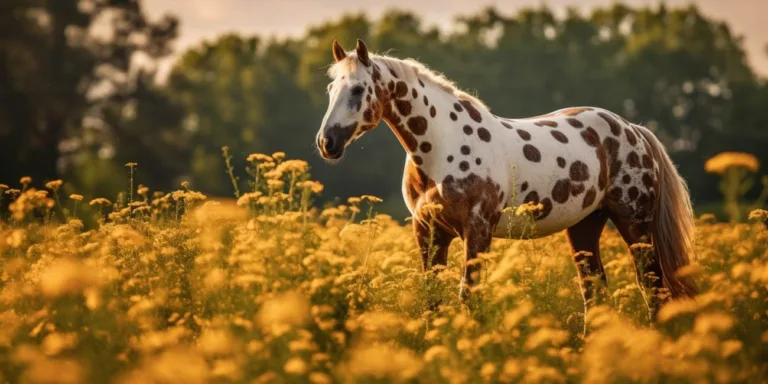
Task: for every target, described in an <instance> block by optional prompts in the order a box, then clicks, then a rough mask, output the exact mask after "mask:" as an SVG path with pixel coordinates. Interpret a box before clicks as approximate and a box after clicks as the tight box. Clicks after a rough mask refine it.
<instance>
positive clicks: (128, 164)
mask: <svg viewBox="0 0 768 384" xmlns="http://www.w3.org/2000/svg"><path fill="white" fill-rule="evenodd" d="M138 165H139V163H126V164H125V166H126V167H128V168H133V167H136V166H138Z"/></svg>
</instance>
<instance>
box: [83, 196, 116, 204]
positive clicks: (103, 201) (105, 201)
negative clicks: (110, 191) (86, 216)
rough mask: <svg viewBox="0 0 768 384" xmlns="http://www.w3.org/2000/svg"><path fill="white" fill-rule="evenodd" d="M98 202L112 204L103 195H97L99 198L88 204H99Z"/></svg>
mask: <svg viewBox="0 0 768 384" xmlns="http://www.w3.org/2000/svg"><path fill="white" fill-rule="evenodd" d="M97 204H98V205H110V204H112V202H111V201H109V200H107V199H105V198H103V197H97V198H95V199H93V200H91V201H90V202H89V203H88V205H97Z"/></svg>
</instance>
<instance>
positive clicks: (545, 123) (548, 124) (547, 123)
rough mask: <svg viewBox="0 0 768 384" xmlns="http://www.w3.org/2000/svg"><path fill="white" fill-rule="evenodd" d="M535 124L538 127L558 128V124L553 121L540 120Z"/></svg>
mask: <svg viewBox="0 0 768 384" xmlns="http://www.w3.org/2000/svg"><path fill="white" fill-rule="evenodd" d="M534 124H536V125H538V126H539V127H545V126H546V127H552V128H556V127H557V122H556V121H552V120H539V121H536V122H534Z"/></svg>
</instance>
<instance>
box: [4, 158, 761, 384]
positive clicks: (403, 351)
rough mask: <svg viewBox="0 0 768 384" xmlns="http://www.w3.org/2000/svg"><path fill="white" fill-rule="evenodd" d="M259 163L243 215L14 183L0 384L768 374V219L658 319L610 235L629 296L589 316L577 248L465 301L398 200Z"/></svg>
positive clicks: (723, 226)
mask: <svg viewBox="0 0 768 384" xmlns="http://www.w3.org/2000/svg"><path fill="white" fill-rule="evenodd" d="M248 161H249V162H250V167H249V174H250V175H251V176H252V180H250V183H249V187H248V190H243V191H240V190H238V192H237V193H238V196H239V198H238V199H237V201H236V203H234V202H227V201H216V200H214V199H209V198H207V197H206V196H204V195H203V194H201V193H199V192H197V191H195V190H194V186H190V185H188V184H186V183H184V184H183V185H181V186H180V187H179V189H178V190H177V191H173V192H170V193H162V192H155V191H151V190H150V188H148V187H146V186H142V185H134V183H133V177H132V176H131V177H130V180H129V179H128V178H129V177H128V176H127V177H126V185H130V190H128V191H127V192H126V193H124V194H122V195H121V196H119V197H118V198H116V199H114V201H110V200H108V199H105V198H100V197H89V198H87V199H86V198H84V197H83V196H80V195H76V194H66V195H65V194H64V193H63V188H62V182H61V181H53V182H49V183H47V184H46V185H44V186H43V185H40V186H37V187H35V185H36V184H35V183H34V181H33V180H31V179H29V178H25V179H22V180H21V184H20V185H18V186H8V185H2V186H0V189H2V191H0V192H2V197H3V199H4V204H2V206H4V207H7V209H4V210H3V211H2V216H3V220H2V222H0V254H1V255H2V257H0V264H2V276H1V277H0V372H1V373H0V382H9V383H16V382H21V383H84V382H89V383H113V382H114V383H268V382H278V383H282V382H285V383H292V382H296V383H298V382H310V383H334V382H424V383H465V382H466V383H470V382H471V383H477V382H524V383H539V382H546V383H565V382H590V383H603V382H607V383H614V382H622V383H623V382H638V383H645V382H684V383H688V382H690V383H709V382H718V383H731V382H747V383H756V382H766V381H767V379H766V378H767V377H768V229H767V228H766V226H765V224H764V221H765V220H766V218H768V212H766V211H762V210H755V211H753V212H752V214H751V219H752V220H751V221H750V222H747V223H739V224H729V223H719V222H715V221H714V218H713V217H712V216H711V215H703V216H701V217H700V218H699V219H698V220H697V235H696V238H697V245H696V250H697V257H698V259H697V261H696V263H695V265H692V266H690V267H688V268H686V269H685V270H684V271H683V273H686V274H690V275H691V276H694V277H695V279H696V281H697V283H698V284H699V286H700V287H701V290H702V293H701V294H700V295H699V296H697V297H695V298H694V299H691V300H682V301H677V302H674V303H671V304H669V305H667V306H665V307H664V308H663V309H662V311H661V312H660V314H659V318H658V320H657V321H656V322H653V323H652V322H650V321H649V319H648V310H647V308H646V306H645V303H644V301H643V298H642V296H641V293H640V291H639V290H638V288H637V285H636V284H635V274H634V269H633V264H632V261H631V259H630V256H629V252H628V249H627V248H626V246H625V245H624V243H623V241H622V240H621V238H620V237H619V235H618V233H617V232H616V231H615V230H614V229H612V228H607V229H606V231H605V232H604V234H603V241H602V250H601V252H602V256H603V260H604V262H605V268H606V271H607V274H608V284H609V289H610V300H609V301H608V302H607V303H605V304H604V305H603V306H600V307H597V308H594V309H593V310H591V311H590V313H589V316H588V318H587V319H586V320H585V317H584V315H583V312H584V306H583V301H582V298H581V293H580V291H579V289H578V284H577V282H576V272H575V267H574V265H573V262H572V260H571V257H570V251H569V247H568V244H567V241H566V240H565V237H564V235H563V234H558V235H555V236H551V237H547V238H542V239H537V240H528V241H519V240H495V241H494V243H493V247H492V250H491V252H489V253H487V254H484V255H482V257H480V258H479V260H480V262H481V263H482V264H483V278H482V283H481V284H480V285H479V286H477V287H475V288H474V289H473V291H472V294H471V296H470V299H469V300H468V301H467V302H466V303H462V302H461V301H459V300H458V283H459V280H460V277H461V272H462V268H463V251H462V247H461V244H460V242H459V241H455V242H454V243H453V244H452V246H451V251H450V257H449V263H448V266H447V268H444V269H440V270H437V271H434V272H429V273H424V272H422V270H421V264H420V256H419V253H418V251H417V248H416V245H415V242H414V239H413V237H412V232H411V228H410V225H408V223H406V224H402V223H400V222H398V221H396V220H394V219H393V218H392V217H390V216H387V215H384V214H378V213H376V211H377V204H380V203H381V200H380V199H379V198H377V197H375V196H370V195H366V196H361V197H359V198H350V199H349V200H348V201H346V202H345V203H344V204H341V205H336V206H323V207H319V206H317V205H315V204H314V203H313V200H314V198H315V197H316V196H317V195H318V194H320V193H322V190H323V186H322V185H321V184H320V183H318V182H315V181H312V180H311V179H310V176H309V173H308V166H307V163H305V162H303V161H301V160H287V159H285V155H284V154H282V153H276V154H272V155H264V154H254V155H251V156H250V157H249V158H248ZM136 172H141V166H140V165H136V164H128V168H127V169H126V174H130V175H134V174H135V173H136ZM235 186H237V184H235ZM126 189H128V188H126ZM523 213H524V212H523ZM437 299H439V300H440V302H441V305H440V306H439V307H438V308H435V309H434V310H430V309H429V308H430V307H429V306H428V303H429V302H430V301H431V300H437ZM585 322H586V325H587V328H588V329H589V331H588V332H587V334H586V335H583V333H582V330H583V329H584V326H585Z"/></svg>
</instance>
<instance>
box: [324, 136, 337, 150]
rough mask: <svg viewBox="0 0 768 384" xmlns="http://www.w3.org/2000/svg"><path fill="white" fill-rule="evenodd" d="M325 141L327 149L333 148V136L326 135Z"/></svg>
mask: <svg viewBox="0 0 768 384" xmlns="http://www.w3.org/2000/svg"><path fill="white" fill-rule="evenodd" d="M323 141H324V142H325V143H324V145H323V147H324V148H325V150H326V151H331V150H333V145H334V144H335V143H334V142H333V138H332V137H325V139H324V140H323Z"/></svg>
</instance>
